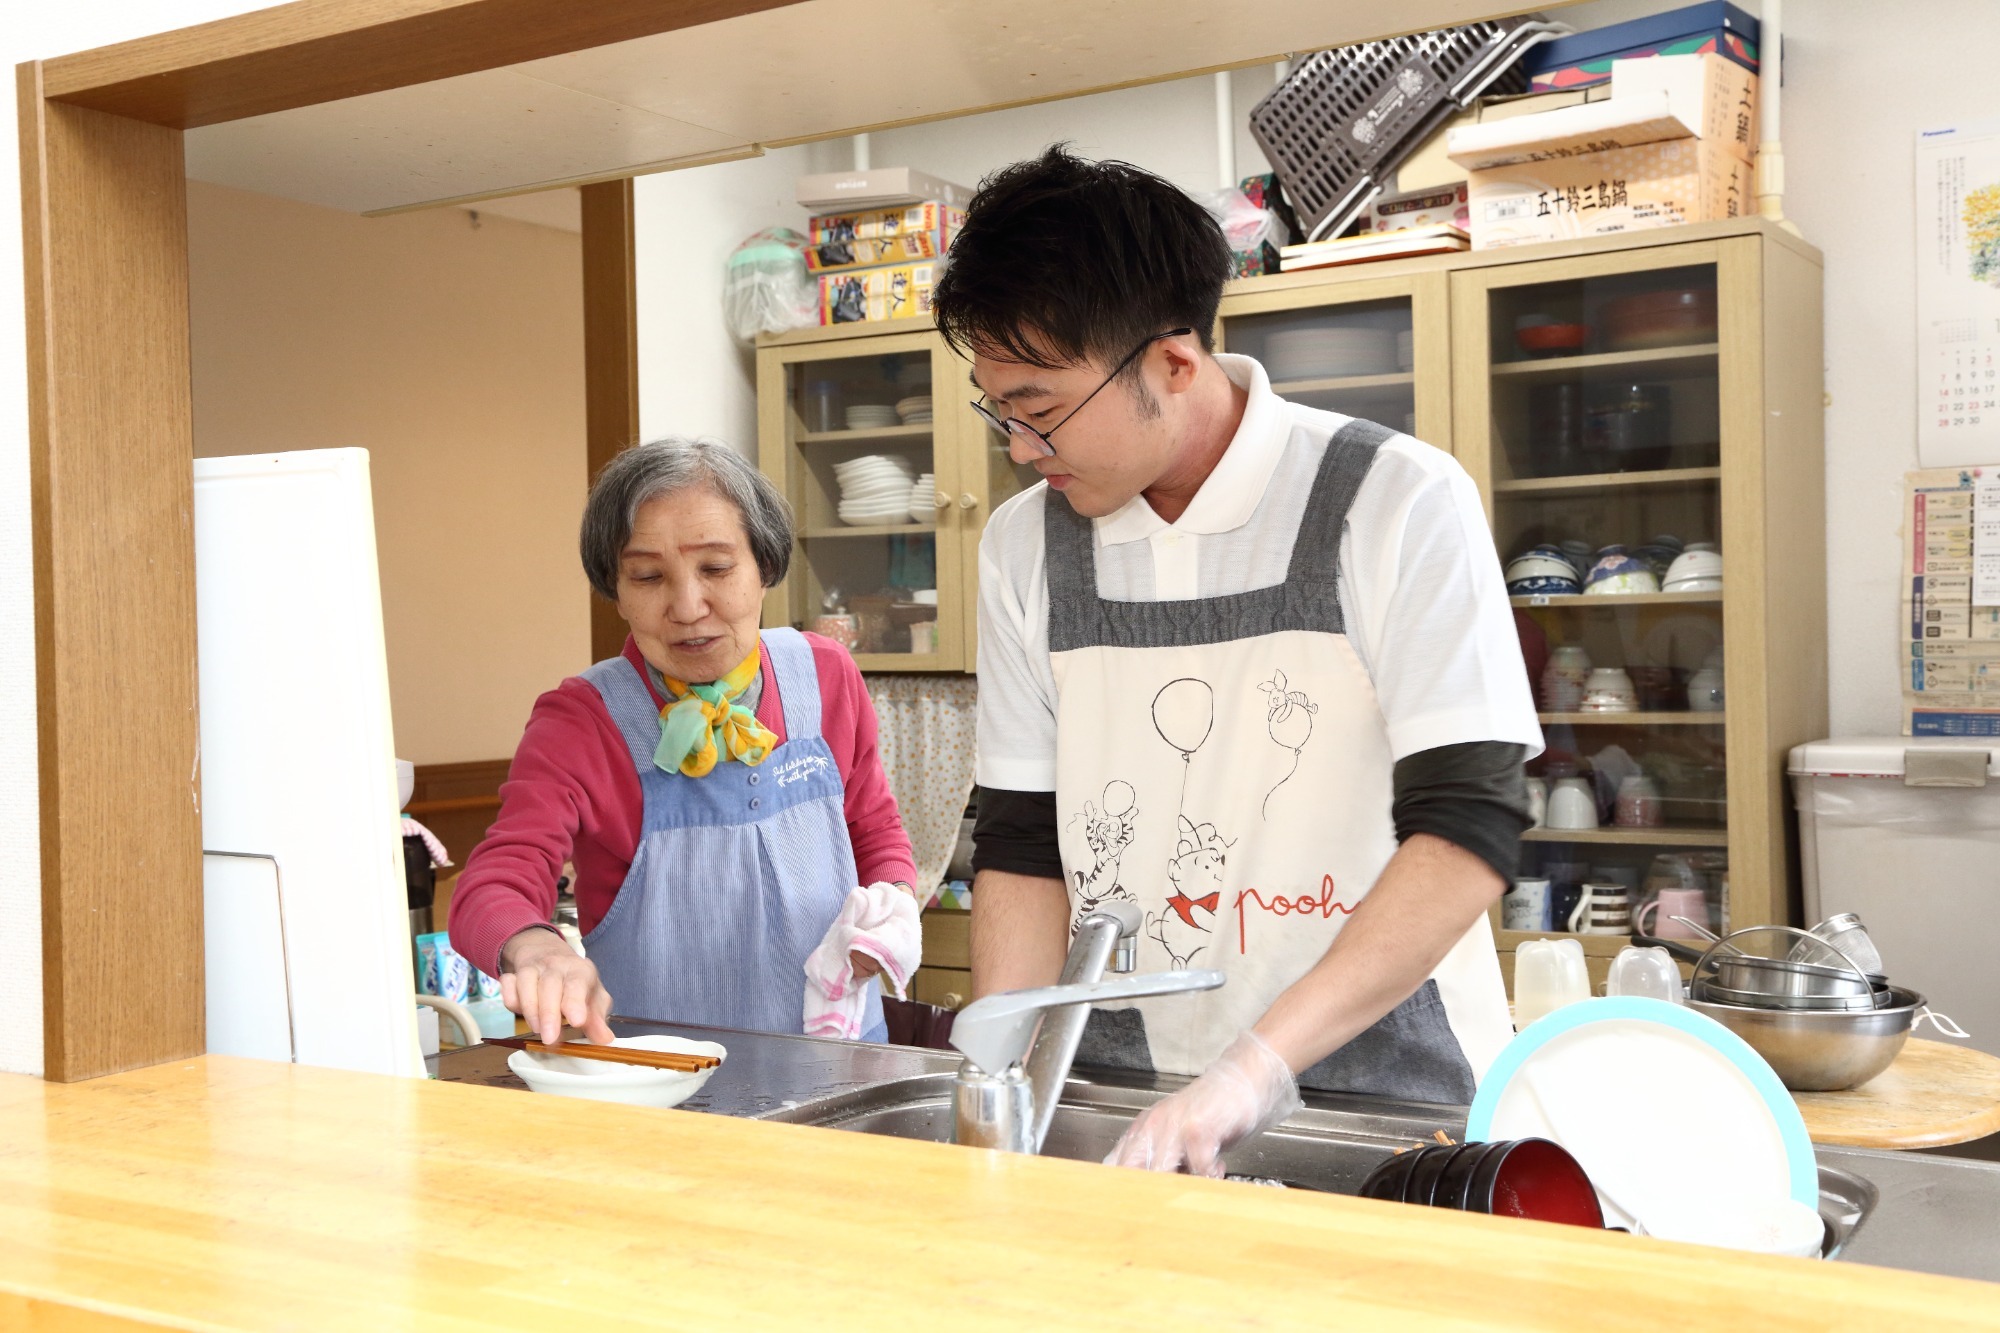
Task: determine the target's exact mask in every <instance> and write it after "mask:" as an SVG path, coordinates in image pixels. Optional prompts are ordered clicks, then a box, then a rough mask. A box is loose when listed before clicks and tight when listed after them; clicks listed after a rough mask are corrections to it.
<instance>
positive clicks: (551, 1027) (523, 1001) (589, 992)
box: [500, 926, 613, 1046]
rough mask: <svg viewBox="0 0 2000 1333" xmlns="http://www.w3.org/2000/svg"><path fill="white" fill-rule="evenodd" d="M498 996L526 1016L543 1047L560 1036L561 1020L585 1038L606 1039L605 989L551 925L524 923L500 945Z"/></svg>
mask: <svg viewBox="0 0 2000 1333" xmlns="http://www.w3.org/2000/svg"><path fill="white" fill-rule="evenodd" d="M500 999H501V1002H502V1003H504V1004H505V1005H506V1006H507V1007H508V1008H509V1009H512V1010H513V1011H514V1012H515V1013H517V1014H519V1015H520V1016H521V1017H523V1018H525V1019H527V1020H528V1026H529V1027H531V1028H533V1029H534V1030H535V1035H536V1036H537V1037H538V1038H540V1040H541V1041H542V1042H543V1043H544V1044H545V1045H549V1046H553V1045H555V1044H556V1043H557V1042H559V1041H561V1040H562V1030H563V1024H564V1023H569V1024H571V1025H572V1026H575V1027H580V1028H582V1029H583V1035H584V1036H586V1037H588V1038H589V1039H590V1040H591V1041H594V1042H600V1043H604V1044H609V1043H610V1042H611V1041H612V1040H613V1037H612V1033H611V1025H610V1024H609V1023H607V1022H605V1021H604V1020H605V1019H606V1018H608V1017H609V1016H610V1014H611V993H610V992H609V991H607V990H605V989H604V983H603V982H601V981H599V980H598V977H597V966H596V964H594V963H592V962H591V961H590V960H589V959H588V958H580V957H578V956H577V952H576V950H574V949H572V948H570V947H569V941H568V940H566V939H564V938H563V937H562V936H561V935H558V934H557V933H556V932H555V931H553V930H548V929H545V928H544V927H541V926H530V927H528V929H526V930H522V931H517V932H515V933H514V935H513V936H512V937H511V938H509V939H508V941H507V943H506V944H504V945H502V946H501V948H500Z"/></svg>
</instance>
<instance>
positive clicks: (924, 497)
mask: <svg viewBox="0 0 2000 1333" xmlns="http://www.w3.org/2000/svg"><path fill="white" fill-rule="evenodd" d="M936 498H937V474H936V473H935V472H926V473H924V475H923V476H921V477H918V478H917V479H916V480H915V481H914V482H912V483H910V521H911V522H912V523H929V522H930V521H931V520H932V518H933V517H934V516H935V514H936V513H937V510H936V509H935V508H934V506H933V502H934V501H935V500H936Z"/></svg>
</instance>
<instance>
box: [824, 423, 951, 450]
mask: <svg viewBox="0 0 2000 1333" xmlns="http://www.w3.org/2000/svg"><path fill="white" fill-rule="evenodd" d="M934 424H935V423H933V422H929V421H924V422H919V423H918V424H917V425H914V426H875V427H871V428H869V429H867V430H810V431H805V432H802V433H801V434H800V435H799V436H798V437H797V439H798V443H800V444H867V443H868V442H869V441H871V440H927V439H929V438H930V435H931V429H932V427H933V425H934Z"/></svg>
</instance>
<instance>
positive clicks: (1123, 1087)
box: [758, 1073, 1876, 1259]
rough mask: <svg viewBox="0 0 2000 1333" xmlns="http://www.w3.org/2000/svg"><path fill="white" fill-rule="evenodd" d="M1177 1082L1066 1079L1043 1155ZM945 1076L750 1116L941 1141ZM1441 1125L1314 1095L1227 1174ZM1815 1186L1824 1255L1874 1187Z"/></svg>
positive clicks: (1342, 1159)
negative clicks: (1824, 1239)
mask: <svg viewBox="0 0 2000 1333" xmlns="http://www.w3.org/2000/svg"><path fill="white" fill-rule="evenodd" d="M1179 1082H1181V1080H1166V1079H1158V1080H1134V1081H1133V1082H1132V1083H1130V1084H1123V1083H1118V1082H1097V1081H1090V1080H1083V1079H1075V1078H1073V1079H1071V1080H1070V1081H1069V1083H1068V1084H1066V1085H1065V1087H1064V1089H1063V1097H1062V1100H1061V1101H1060V1102H1059V1103H1058V1104H1057V1106H1056V1112H1055V1118H1054V1120H1053V1122H1052V1123H1051V1125H1050V1128H1049V1136H1048V1140H1047V1142H1046V1143H1045V1144H1044V1146H1043V1148H1042V1152H1043V1155H1044V1156H1048V1157H1066V1158H1070V1159H1071V1160H1074V1161H1085V1162H1100V1161H1103V1160H1104V1157H1105V1155H1106V1154H1107V1153H1109V1152H1110V1151H1111V1148H1112V1145H1114V1144H1116V1143H1117V1142H1118V1136H1119V1135H1120V1134H1122V1133H1124V1132H1125V1126H1126V1125H1127V1124H1129V1123H1130V1122H1131V1120H1132V1118H1133V1117H1134V1116H1136V1115H1138V1114H1139V1112H1141V1111H1142V1110H1144V1109H1145V1108H1146V1107H1148V1106H1150V1105H1152V1104H1153V1103H1154V1102H1155V1101H1157V1100H1159V1099H1160V1098H1161V1097H1163V1096H1165V1095H1166V1094H1167V1093H1169V1092H1171V1091H1172V1090H1173V1088H1172V1086H1166V1085H1168V1084H1169V1083H1171V1084H1178V1083H1179ZM1142 1084H1147V1085H1151V1086H1143V1085H1142ZM951 1085H952V1076H951V1075H950V1074H945V1073H932V1074H922V1075H917V1076H915V1077H910V1078H899V1079H892V1080H889V1081H887V1082H883V1083H877V1084H874V1085H872V1086H869V1087H863V1088H857V1089H853V1090H851V1091H847V1092H841V1093H836V1094H833V1095H831V1096H827V1097H822V1098H816V1099H814V1100H811V1101H807V1102H804V1103H801V1104H799V1105H796V1106H789V1107H785V1108H783V1109H781V1110H777V1111H773V1112H770V1113H768V1114H765V1115H762V1116H759V1117H758V1118H759V1119H764V1120H781V1121H785V1122H787V1123H790V1124H801V1125H820V1126H823V1127H826V1128H829V1129H845V1130H851V1131H853V1132H855V1133H859V1134H886V1135H888V1136H889V1137H891V1138H899V1139H921V1140H925V1141H928V1142H932V1143H948V1142H950V1141H951V1126H952V1111H951ZM1440 1130H1442V1131H1443V1132H1444V1133H1446V1134H1448V1135H1450V1136H1451V1137H1452V1138H1458V1137H1460V1136H1461V1135H1462V1134H1463V1133H1464V1130H1465V1114H1464V1110H1463V1108H1458V1107H1444V1106H1439V1107H1425V1106H1421V1105H1418V1104H1414V1103H1398V1102H1387V1101H1382V1100H1380V1099H1378V1098H1372V1097H1370V1098H1360V1097H1353V1098H1347V1097H1328V1096H1323V1095H1316V1096H1314V1097H1313V1099H1312V1100H1311V1101H1310V1102H1309V1103H1308V1104H1307V1106H1306V1108H1305V1109H1304V1110H1301V1111H1300V1112H1298V1113H1297V1114H1296V1115H1294V1116H1292V1118H1291V1119H1289V1120H1287V1121H1285V1123H1284V1124H1282V1125H1280V1126H1279V1127H1278V1128H1277V1129H1274V1130H1272V1131H1271V1132H1270V1133H1268V1134H1265V1135H1263V1136H1262V1137H1260V1138H1258V1139H1255V1140H1253V1141H1252V1142H1251V1143H1249V1144H1248V1145H1245V1146H1244V1147H1242V1148H1239V1149H1237V1150H1236V1151H1235V1152H1233V1153H1231V1154H1230V1155H1229V1156H1228V1158H1227V1159H1226V1164H1227V1167H1228V1169H1229V1172H1230V1174H1232V1175H1240V1176H1250V1177H1257V1178H1259V1179H1266V1180H1277V1181H1281V1182H1283V1183H1284V1184H1286V1185H1289V1186H1291V1187H1293V1188H1296V1189H1311V1190H1323V1191H1326V1192H1329V1193H1333V1194H1358V1193H1360V1191H1361V1182H1362V1181H1364V1180H1366V1179H1367V1178H1368V1175H1369V1173H1370V1172H1372V1171H1373V1170H1374V1169H1375V1168H1376V1167H1377V1166H1380V1165H1381V1164H1382V1163H1383V1162H1384V1161H1386V1160H1388V1158H1389V1157H1390V1156H1392V1155H1393V1154H1394V1153H1395V1151H1396V1149H1398V1148H1405V1147H1410V1146H1413V1145H1415V1144H1418V1143H1424V1142H1429V1141H1431V1140H1432V1136H1433V1135H1434V1134H1435V1133H1436V1132H1438V1131H1440ZM1819 1191H1820V1216H1821V1217H1823V1218H1825V1219H1826V1223H1827V1243H1826V1247H1825V1249H1824V1251H1823V1253H1824V1255H1825V1257H1827V1258H1829V1259H1830V1258H1833V1257H1834V1256H1836V1255H1837V1254H1839V1253H1840V1251H1841V1250H1842V1249H1844V1248H1845V1247H1846V1245H1847V1243H1848V1241H1849V1240H1850V1239H1852V1237H1853V1235H1854V1233H1855V1231H1856V1229H1858V1228H1859V1227H1860V1225H1861V1223H1862V1221H1863V1220H1864V1219H1865V1218H1866V1217H1867V1216H1868V1214H1869V1212H1870V1211H1871V1210H1872V1209H1873V1208H1874V1206H1875V1200H1876V1192H1875V1187H1874V1186H1873V1185H1871V1184H1869V1183H1868V1182H1867V1181H1866V1180H1863V1179H1862V1178H1861V1177H1859V1176H1856V1175H1852V1174H1850V1173H1848V1172H1846V1171H1842V1170H1839V1169H1837V1168H1832V1167H1827V1166H1821V1167H1820V1172H1819Z"/></svg>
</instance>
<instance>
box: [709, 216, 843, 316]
mask: <svg viewBox="0 0 2000 1333" xmlns="http://www.w3.org/2000/svg"><path fill="white" fill-rule="evenodd" d="M805 249H806V238H805V237H803V236H801V235H799V234H798V233H797V232H795V231H793V230H791V229H790V228H789V227H766V228H765V229H764V230H762V231H760V232H758V233H757V234H756V235H754V236H752V237H750V238H749V239H747V240H745V241H744V242H743V243H742V244H741V245H739V246H737V247H736V249H735V250H734V251H732V252H731V253H730V256H729V264H728V267H727V268H726V269H725V270H724V272H723V279H722V319H723V322H724V323H725V324H727V325H728V326H729V331H730V332H731V333H732V334H734V335H736V337H737V338H738V339H740V340H741V341H743V342H746V343H747V342H753V341H755V340H756V337H757V335H758V334H760V333H783V332H784V331H785V330H787V329H797V328H803V327H805V326H807V325H809V324H817V323H819V285H818V284H817V283H815V282H814V281H813V278H812V275H811V274H810V273H808V272H806V256H805Z"/></svg>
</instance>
